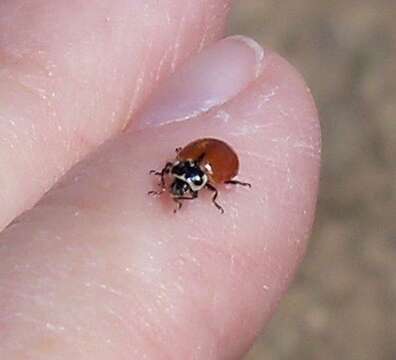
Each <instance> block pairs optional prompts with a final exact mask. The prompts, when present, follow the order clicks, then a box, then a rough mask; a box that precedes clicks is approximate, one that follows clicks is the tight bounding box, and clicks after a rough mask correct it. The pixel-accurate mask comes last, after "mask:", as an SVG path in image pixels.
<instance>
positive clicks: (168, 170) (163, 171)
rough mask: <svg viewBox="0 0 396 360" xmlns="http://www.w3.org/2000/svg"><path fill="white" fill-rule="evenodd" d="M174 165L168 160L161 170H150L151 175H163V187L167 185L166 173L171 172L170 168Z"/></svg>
mask: <svg viewBox="0 0 396 360" xmlns="http://www.w3.org/2000/svg"><path fill="white" fill-rule="evenodd" d="M172 165H173V164H172V163H171V162H167V163H166V164H165V166H164V168H163V169H162V170H161V171H157V170H150V174H151V175H157V176H161V186H162V188H164V187H165V175H167V174H169V172H170V169H171V168H172ZM162 192H163V191H162Z"/></svg>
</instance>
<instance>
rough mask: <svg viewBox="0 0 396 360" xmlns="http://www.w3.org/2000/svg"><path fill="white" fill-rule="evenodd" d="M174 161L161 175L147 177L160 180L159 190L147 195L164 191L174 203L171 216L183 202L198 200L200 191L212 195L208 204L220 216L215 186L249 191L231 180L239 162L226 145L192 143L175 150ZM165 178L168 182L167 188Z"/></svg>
mask: <svg viewBox="0 0 396 360" xmlns="http://www.w3.org/2000/svg"><path fill="white" fill-rule="evenodd" d="M176 154H177V155H176V159H175V160H174V161H173V162H167V163H166V164H165V166H164V168H163V169H162V170H161V171H156V170H151V171H150V174H154V175H157V176H160V179H161V190H160V191H149V194H150V195H161V194H162V193H164V192H165V191H168V192H169V193H170V195H171V197H172V198H173V200H174V201H175V202H176V204H177V207H176V209H175V210H174V211H175V212H176V211H177V210H179V209H180V208H181V207H182V205H183V201H184V200H193V199H196V198H197V197H198V193H199V191H200V190H202V189H207V190H209V191H211V192H213V196H212V202H213V204H214V205H215V206H216V208H217V209H218V210H219V211H220V212H221V213H224V209H223V208H222V207H221V205H219V203H218V202H217V201H216V199H217V196H218V191H217V189H216V185H217V184H233V185H241V186H247V187H251V184H249V183H246V182H241V181H239V180H236V179H234V178H235V176H236V175H237V174H238V170H239V159H238V156H237V154H236V152H235V151H234V150H233V149H232V148H231V146H230V145H228V144H227V143H225V142H224V141H222V140H218V139H213V138H204V139H198V140H195V141H193V142H191V143H189V144H188V145H186V146H185V147H183V148H177V149H176ZM166 178H170V179H171V182H170V185H169V186H167V183H166V181H165V180H166Z"/></svg>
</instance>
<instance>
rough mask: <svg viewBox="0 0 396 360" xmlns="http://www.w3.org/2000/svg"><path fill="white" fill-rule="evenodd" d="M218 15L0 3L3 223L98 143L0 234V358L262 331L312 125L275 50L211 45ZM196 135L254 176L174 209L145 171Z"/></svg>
mask: <svg viewBox="0 0 396 360" xmlns="http://www.w3.org/2000/svg"><path fill="white" fill-rule="evenodd" d="M227 8H228V2H226V1H220V0H216V1H193V0H188V1H184V2H180V3H179V1H178V0H172V1H151V2H147V1H146V2H144V1H131V0H129V1H127V0H117V1H93V2H92V1H91V2H86V1H82V0H75V1H49V0H42V1H36V2H28V3H26V2H24V1H21V0H12V1H3V2H2V3H1V4H0V49H1V50H0V62H1V68H0V69H1V70H0V119H1V122H0V146H1V149H0V164H1V165H0V166H1V173H0V183H1V187H0V189H1V192H0V193H1V197H2V207H1V209H0V223H1V224H2V226H3V227H4V226H5V225H6V224H7V223H9V222H10V221H11V220H12V219H14V217H15V216H17V215H18V214H19V213H21V212H22V211H24V210H27V209H28V208H29V207H30V206H32V205H33V204H34V203H35V202H36V201H37V200H38V199H39V198H40V197H41V196H42V195H43V193H44V192H45V191H46V190H47V189H49V188H50V187H51V186H52V185H54V183H55V182H56V180H57V179H58V178H59V177H60V176H62V175H63V174H64V173H65V172H66V171H68V170H69V169H70V168H71V166H72V165H73V164H75V163H77V162H78V161H80V160H81V159H83V158H85V157H86V156H87V154H89V153H93V152H94V151H95V152H94V153H93V154H92V155H90V156H89V157H88V158H87V159H86V160H84V161H83V162H81V163H80V164H79V165H77V166H76V167H74V168H73V169H71V170H70V171H69V172H68V173H67V174H66V176H65V177H64V178H63V179H62V180H61V181H60V183H59V184H58V185H56V186H55V188H53V189H52V190H51V191H49V192H48V193H47V194H46V195H45V196H44V198H43V199H42V200H41V201H40V202H39V203H38V204H37V205H36V206H35V207H34V208H33V209H32V210H29V211H27V212H26V213H25V214H23V215H22V216H20V217H18V218H17V220H16V221H14V222H13V224H12V225H11V226H9V227H8V228H7V229H5V230H4V231H3V233H2V235H1V240H0V258H1V259H2V260H1V263H0V358H1V359H70V358H74V359H95V360H99V359H131V358H132V359H205V360H207V359H230V358H240V356H242V354H243V353H244V352H245V351H246V350H247V349H248V347H249V346H250V345H251V343H252V341H253V340H254V338H255V336H256V334H257V333H258V331H259V330H260V329H261V328H262V326H264V325H265V323H266V321H267V320H268V318H269V316H270V314H271V313H272V312H273V310H274V307H275V305H276V303H277V302H278V300H279V299H280V297H281V295H282V293H283V292H284V290H285V288H286V287H287V284H288V283H289V281H290V279H291V278H292V276H293V274H294V272H295V270H296V267H297V265H298V262H299V261H300V259H301V257H302V255H303V253H304V249H305V245H306V240H307V237H308V235H309V232H310V228H311V225H312V221H313V216H314V209H315V201H316V192H317V183H318V173H319V162H320V131H319V125H318V120H317V114H316V111H315V107H314V105H313V102H312V99H311V96H310V94H309V93H308V91H307V89H306V87H305V85H304V83H303V81H302V80H301V78H300V77H299V75H297V73H296V71H295V70H294V69H293V68H292V67H290V66H289V65H288V64H287V63H286V62H285V61H284V60H282V59H281V58H280V57H279V56H277V55H276V54H274V53H272V52H271V51H269V50H262V49H261V48H260V47H259V46H258V45H257V44H255V43H254V42H252V41H250V40H247V39H245V38H230V39H227V40H222V41H220V42H217V41H218V39H219V38H221V36H222V34H223V25H224V22H225V20H226V15H227V11H226V9H227ZM209 44H211V45H210V47H208V48H207V49H205V50H203V52H202V53H201V54H199V55H195V54H196V53H197V52H198V51H199V50H200V49H201V48H202V47H203V46H205V45H209ZM187 59H190V60H188V61H187V63H186V64H185V65H183V66H182V67H181V66H180V65H181V64H182V63H183V62H185V61H186V60H187ZM173 71H175V74H174V75H173V76H172V77H171V78H170V79H168V76H169V74H170V73H172V72H173ZM154 88H158V89H157V90H156V91H155V92H153V89H154ZM128 120H130V123H129V125H127V124H128ZM159 125H162V126H159ZM122 130H124V131H122ZM204 136H213V137H218V138H221V139H223V140H226V141H227V142H228V143H230V144H231V145H232V146H233V148H234V149H235V150H236V151H237V152H238V154H239V156H240V160H241V169H240V175H239V176H240V178H241V179H243V180H246V181H249V182H251V183H252V185H253V187H252V189H250V190H247V189H243V188H241V189H239V188H233V189H229V190H228V189H225V188H221V189H220V195H219V196H220V197H219V201H221V203H222V205H223V207H224V209H225V214H224V215H221V214H219V213H218V212H217V210H216V208H214V207H213V206H212V204H211V202H210V198H209V196H207V195H202V198H200V199H198V200H196V201H194V202H192V203H190V204H187V205H186V206H185V207H183V209H182V211H180V212H179V213H177V214H176V215H175V214H173V212H172V210H173V205H172V204H169V203H168V202H167V201H166V200H164V201H162V199H161V200H159V199H152V198H150V197H148V196H147V191H148V190H150V189H152V187H153V186H154V185H155V182H153V179H151V177H150V176H149V175H148V170H150V169H151V168H158V167H160V166H162V165H163V163H164V161H166V160H167V159H168V158H170V157H172V156H174V149H175V148H176V147H178V146H183V145H185V144H186V143H188V142H189V141H190V140H193V139H196V138H200V137H204ZM110 138H113V139H112V140H110V141H108V142H107V143H106V144H105V145H103V146H101V147H100V148H99V145H100V144H102V143H103V142H104V141H106V140H108V139H110Z"/></svg>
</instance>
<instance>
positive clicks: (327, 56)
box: [230, 0, 396, 360]
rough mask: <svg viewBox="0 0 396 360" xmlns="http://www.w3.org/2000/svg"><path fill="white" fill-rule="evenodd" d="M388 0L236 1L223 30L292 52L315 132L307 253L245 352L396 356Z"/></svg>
mask: <svg viewBox="0 0 396 360" xmlns="http://www.w3.org/2000/svg"><path fill="white" fill-rule="evenodd" d="M395 17H396V1H395V0H343V1H341V0H332V1H331V0H321V1H317V0H299V1H296V0H284V1H277V0H272V1H270V0H268V1H267V0H242V1H240V2H239V5H237V6H236V11H235V12H234V15H233V19H232V22H231V26H230V33H233V34H234V33H242V34H246V35H250V36H253V37H254V38H255V39H257V40H258V41H259V42H261V43H262V44H264V45H266V46H270V47H272V48H274V49H275V50H277V51H278V52H280V53H281V54H282V55H284V56H285V57H286V58H287V59H289V60H290V62H292V63H293V64H294V65H295V66H296V67H297V68H298V69H299V70H300V71H301V72H302V73H303V74H304V76H305V78H306V80H307V82H308V84H309V86H310V87H311V89H312V93H313V94H314V96H315V98H316V100H317V104H318V107H319V111H320V114H321V123H322V131H323V168H322V180H321V191H320V199H319V205H318V217H317V222H316V227H315V230H314V234H313V236H312V242H311V245H310V248H309V249H308V254H307V258H306V260H305V262H304V264H303V266H302V269H301V271H300V272H299V274H298V276H297V279H296V282H295V283H294V284H293V286H292V287H291V289H290V292H289V293H288V295H287V296H286V298H285V299H284V301H283V302H282V304H281V306H280V311H279V312H278V313H277V314H276V316H275V317H274V319H273V321H272V323H271V325H270V326H269V328H268V329H267V331H266V334H265V335H263V336H262V337H261V338H260V339H259V340H258V341H257V343H256V345H255V346H254V348H253V349H252V350H251V352H250V354H249V355H248V356H247V357H246V360H259V359H260V360H262V359H275V360H278V359H280V360H283V359H293V360H302V359H304V360H310V359H315V360H334V359H337V360H344V359H348V360H354V359H356V360H366V359H370V360H395V359H396V204H395V200H396V161H395V160H394V157H396V119H395V116H396V56H395V55H396V20H395Z"/></svg>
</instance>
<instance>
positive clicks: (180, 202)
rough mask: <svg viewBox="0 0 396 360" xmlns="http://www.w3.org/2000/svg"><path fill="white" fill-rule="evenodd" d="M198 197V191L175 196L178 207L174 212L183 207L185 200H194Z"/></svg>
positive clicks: (174, 199)
mask: <svg viewBox="0 0 396 360" xmlns="http://www.w3.org/2000/svg"><path fill="white" fill-rule="evenodd" d="M197 197H198V192H196V191H195V192H193V193H191V196H180V197H175V198H173V201H174V202H175V203H176V204H177V208H176V209H174V210H173V212H174V213H176V212H177V211H178V210H180V209H181V208H182V206H183V201H184V200H194V199H196V198H197Z"/></svg>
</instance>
